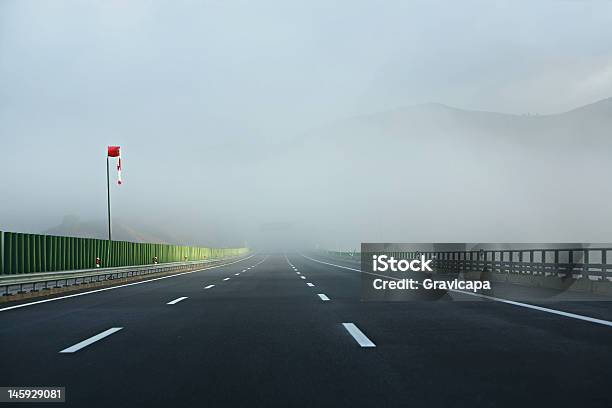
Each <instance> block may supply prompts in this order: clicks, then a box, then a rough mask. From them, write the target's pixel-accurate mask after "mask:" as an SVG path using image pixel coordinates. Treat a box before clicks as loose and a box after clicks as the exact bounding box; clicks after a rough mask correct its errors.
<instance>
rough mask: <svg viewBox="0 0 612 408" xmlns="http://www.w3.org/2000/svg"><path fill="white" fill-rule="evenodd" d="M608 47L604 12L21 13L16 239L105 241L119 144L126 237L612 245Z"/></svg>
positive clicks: (512, 6) (8, 201) (163, 7)
mask: <svg viewBox="0 0 612 408" xmlns="http://www.w3.org/2000/svg"><path fill="white" fill-rule="evenodd" d="M610 38H612V3H611V2H606V1H556V0H555V1H538V0H536V1H433V2H425V1H422V2H421V1H415V2H406V1H386V2H382V3H381V2H374V1H355V0H353V1H339V2H327V1H318V0H317V1H303V2H284V1H257V2H253V1H207V2H205V1H202V2H187V1H185V2H169V1H168V2H166V1H163V2H162V1H141V2H138V1H131V2H123V1H100V2H93V1H88V2H78V1H74V2H73V1H61V2H60V1H57V2H36V1H27V0H26V1H17V0H14V1H11V0H4V1H2V2H0V142H1V143H0V146H1V147H0V149H1V151H2V155H1V156H0V163H1V164H2V173H3V174H2V175H1V176H0V230H8V231H23V232H35V233H41V232H49V233H58V234H61V233H70V234H76V235H79V234H80V235H87V236H96V237H104V236H105V234H106V230H105V228H106V227H105V222H106V221H105V220H106V218H105V217H106V157H105V155H106V151H105V149H106V146H107V145H111V144H117V145H120V146H121V148H122V156H123V176H124V184H123V185H121V186H117V185H116V183H113V187H112V210H113V222H114V226H115V227H114V228H115V229H116V231H117V234H116V237H117V238H118V239H133V240H144V241H147V240H152V241H164V242H173V243H181V244H197V245H215V246H236V245H244V244H246V245H249V246H251V247H253V248H256V249H262V250H288V249H295V248H313V247H319V248H330V249H354V248H358V247H359V243H360V242H610V240H611V238H612V237H611V234H610V231H612V228H611V227H612V216H611V214H610V211H609V204H608V203H609V202H610V199H611V198H612V183H610V182H609V179H610V176H609V175H610V174H612V164H611V161H610V158H609V152H610V151H611V150H610V148H612V141H611V140H612V139H611V138H610V135H611V134H612V100H610V99H606V98H609V97H610V96H612V43H611V42H610V41H609V39H610ZM492 112H496V113H492ZM111 178H112V180H113V181H114V180H115V174H114V173H111Z"/></svg>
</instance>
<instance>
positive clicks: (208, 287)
mask: <svg viewBox="0 0 612 408" xmlns="http://www.w3.org/2000/svg"><path fill="white" fill-rule="evenodd" d="M214 287H215V285H208V286H206V287H205V288H204V289H210V288H214Z"/></svg>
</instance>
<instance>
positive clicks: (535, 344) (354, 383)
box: [0, 254, 612, 407]
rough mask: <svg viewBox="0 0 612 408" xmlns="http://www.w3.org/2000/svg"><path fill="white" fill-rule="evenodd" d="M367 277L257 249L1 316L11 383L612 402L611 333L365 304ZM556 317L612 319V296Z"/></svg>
mask: <svg viewBox="0 0 612 408" xmlns="http://www.w3.org/2000/svg"><path fill="white" fill-rule="evenodd" d="M307 255H308V254H307ZM321 262H325V263H321ZM355 269H358V266H357V265H356V264H355V263H351V262H347V261H342V260H337V259H331V258H321V256H320V255H308V257H305V256H303V255H301V254H287V255H284V254H270V255H265V254H258V255H254V256H252V257H250V258H248V259H246V260H243V261H240V262H237V263H233V264H231V265H228V266H223V267H218V268H214V269H208V270H204V271H200V272H194V273H188V274H182V275H179V276H175V277H171V278H167V279H159V280H153V281H151V282H145V283H139V284H135V285H134V284H133V285H127V286H123V287H119V288H116V289H113V290H108V291H102V292H94V293H89V294H84V295H82V296H77V297H70V298H60V299H58V300H54V301H51V302H46V303H38V304H31V305H26V306H24V307H19V308H11V309H7V308H6V307H0V349H1V350H2V353H1V355H0V359H1V360H0V361H1V363H0V370H1V371H0V372H1V375H0V379H1V381H0V386H65V387H66V398H67V401H66V405H68V406H83V407H119V406H122V407H123V406H142V407H149V406H189V407H194V406H207V407H223V406H236V407H247V406H265V407H269V406H282V407H295V406H304V407H313V406H334V407H339V406H352V407H355V406H372V407H383V406H385V407H391V406H398V407H399V406H401V407H417V406H440V407H454V406H472V407H480V406H490V407H500V406H508V407H515V406H539V407H542V406H556V407H561V406H574V407H576V406H580V407H591V406H592V407H595V406H601V407H605V406H607V407H609V406H612V392H611V391H610V387H609V384H610V380H611V378H612V376H611V374H612V327H610V326H608V325H606V324H602V323H596V322H590V321H585V320H580V319H577V318H573V317H570V316H563V315H559V314H555V313H551V312H547V311H543V310H536V309H532V308H528V307H522V306H517V305H513V304H507V303H502V302H498V301H491V300H480V299H474V301H466V302H452V301H444V300H441V301H421V302H419V301H414V302H362V301H360V292H361V290H360V289H361V287H360V285H361V280H360V273H359V272H358V271H357V270H355ZM546 307H548V308H551V309H553V310H560V311H566V312H571V313H577V314H580V315H581V316H590V317H594V318H598V319H601V321H602V322H605V321H608V322H609V320H610V319H612V305H610V306H609V304H608V302H580V303H579V302H574V303H569V302H568V303H563V304H547V305H546ZM611 324H612V323H611ZM26 406H27V405H26Z"/></svg>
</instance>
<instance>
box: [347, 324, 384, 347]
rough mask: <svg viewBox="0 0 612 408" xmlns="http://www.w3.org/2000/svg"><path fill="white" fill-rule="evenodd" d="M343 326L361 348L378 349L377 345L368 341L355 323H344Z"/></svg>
mask: <svg viewBox="0 0 612 408" xmlns="http://www.w3.org/2000/svg"><path fill="white" fill-rule="evenodd" d="M342 325H343V326H344V328H345V329H346V331H347V332H349V334H350V335H351V336H353V338H354V339H355V341H356V342H357V343H359V345H360V346H361V347H376V344H374V343H373V342H372V341H371V340H370V339H368V337H367V336H366V335H365V334H363V332H362V331H361V330H359V328H358V327H357V326H355V325H354V324H353V323H342Z"/></svg>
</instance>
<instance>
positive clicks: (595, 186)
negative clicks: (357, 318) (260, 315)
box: [271, 99, 612, 247]
mask: <svg viewBox="0 0 612 408" xmlns="http://www.w3.org/2000/svg"><path fill="white" fill-rule="evenodd" d="M611 136H612V99H605V100H602V101H599V102H597V103H594V104H591V105H588V106H584V107H581V108H578V109H574V110H572V111H569V112H565V113H561V114H555V115H532V114H525V115H512V114H502V113H495V112H480V111H470V110H463V109H458V108H453V107H449V106H445V105H442V104H426V105H419V106H413V107H408V108H402V109H396V110H392V111H387V112H380V113H374V114H369V115H363V116H357V117H353V118H349V119H346V120H342V121H337V122H335V123H333V124H330V125H327V126H322V127H320V128H318V129H316V130H314V131H312V132H310V133H309V134H307V135H306V136H305V137H304V138H303V139H301V140H299V141H294V143H292V144H291V145H288V146H286V148H285V151H284V152H283V155H282V156H283V157H284V159H283V166H286V167H287V168H289V169H290V170H289V171H288V172H285V173H284V175H283V177H285V178H289V179H290V180H295V181H296V182H297V184H295V185H291V184H287V188H288V189H289V190H290V193H289V194H291V196H292V198H293V200H294V201H296V202H301V201H303V202H308V203H309V207H308V209H307V210H306V213H308V212H311V213H312V214H313V218H312V219H310V220H309V221H308V222H309V223H317V224H320V225H321V227H322V228H327V233H328V234H332V233H333V232H334V231H335V230H337V229H339V226H340V225H342V226H343V228H345V230H348V231H351V232H350V234H352V235H353V236H355V237H359V238H358V239H359V240H360V241H368V240H371V241H379V242H385V241H387V242H392V241H400V242H401V241H406V240H410V242H427V241H436V242H444V241H454V240H457V241H460V242H466V241H474V242H495V241H497V240H499V241H503V242H511V241H513V240H514V241H518V242H529V241H537V242H546V241H548V240H554V241H559V240H566V241H568V242H576V241H586V242H597V241H600V242H602V241H603V242H606V241H608V240H609V237H610V233H609V231H612V217H611V216H610V215H609V211H608V206H607V204H605V203H606V202H608V201H609V200H610V199H612V183H602V182H601V178H602V176H604V175H605V178H606V179H607V178H608V176H607V175H608V174H612V163H611V161H610V160H609V152H610V149H611V148H612V137H611ZM271 177H272V176H271ZM598 180H599V181H598ZM314 214H316V215H314ZM349 236H350V235H349ZM353 244H354V242H351V243H348V244H347V245H353ZM330 245H332V247H333V242H330Z"/></svg>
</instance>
